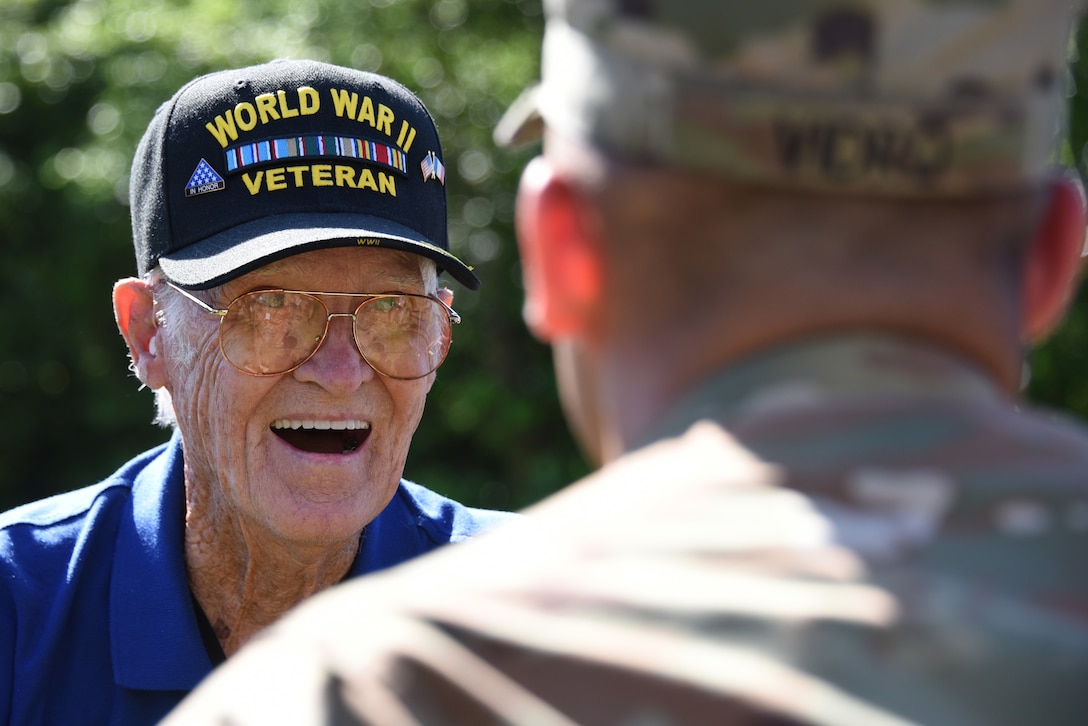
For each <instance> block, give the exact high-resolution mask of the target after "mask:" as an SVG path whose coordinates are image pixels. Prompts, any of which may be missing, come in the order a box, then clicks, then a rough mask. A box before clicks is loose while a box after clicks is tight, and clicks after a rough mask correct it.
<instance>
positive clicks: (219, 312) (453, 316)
mask: <svg viewBox="0 0 1088 726" xmlns="http://www.w3.org/2000/svg"><path fill="white" fill-rule="evenodd" d="M163 282H164V283H165V284H166V285H167V286H168V287H170V288H171V289H173V290H176V291H177V292H179V293H181V294H182V296H183V297H185V298H187V299H189V300H191V301H192V302H194V303H196V304H197V305H199V306H200V308H201V309H203V310H204V312H207V313H211V314H212V315H215V316H216V317H218V318H219V336H218V337H219V353H220V355H222V356H223V360H225V361H226V362H227V363H230V365H231V367H232V368H234V369H235V370H237V371H238V372H240V373H244V374H245V375H247V376H254V377H256V378H271V377H273V376H282V375H286V374H288V373H290V372H292V371H295V370H298V369H299V368H300V367H302V365H303V364H305V363H306V361H308V360H310V359H311V358H313V357H314V356H315V355H317V351H319V350H321V346H323V345H324V344H325V340H326V339H327V338H328V337H329V323H330V322H331V321H332V319H333V318H351V339H352V341H353V342H354V343H355V350H357V351H359V355H360V356H362V358H363V360H364V361H365V362H366V364H367V365H368V366H370V367H371V368H372V369H373V370H374V372H375V373H377V374H378V375H380V376H382V377H383V378H389V379H392V380H395V381H418V380H419V379H420V378H425V377H426V376H429V375H430V374H431V373H434V371H436V370H438V369H439V368H441V367H442V363H444V362H445V356H443V358H442V363H439V364H438V366H436V367H435V368H434V370H431V371H428V372H426V373H424V374H423V375H421V376H415V377H413V378H404V377H401V376H393V375H389V374H388V373H385V372H384V371H382V370H379V369H378V368H377V367H375V366H374V364H372V363H371V362H370V360H369V359H367V357H366V353H364V352H363V348H362V346H361V345H359V337H358V335H356V333H355V324H356V323H357V322H358V318H357V317H356V316H357V315H358V313H359V309H360V308H362V307H363V305H366V304H367V303H369V302H371V301H372V300H377V299H378V298H383V297H421V298H425V299H427V300H433V301H434V302H436V303H438V304H439V305H441V306H442V309H443V310H445V311H446V315H448V316H449V320H450V324H451V328H452V326H453V325H460V323H461V316H460V315H459V314H458V313H457V311H456V310H454V309H453V308H451V307H450V306H449V305H447V304H446V303H445V302H443V301H442V300H441V299H440V298H438V297H436V296H434V295H421V294H419V293H414V292H374V293H371V292H318V291H316V290H287V289H284V288H281V287H270V288H259V289H256V290H250V291H248V292H243V293H242V294H241V295H238V296H237V297H235V298H234V299H233V300H231V301H230V302H229V303H227V307H225V308H217V307H214V306H212V305H209V304H208V303H206V302H204V301H203V300H201V299H200V298H198V297H197V296H196V295H193V294H192V293H191V292H189V291H188V290H186V289H184V288H182V287H179V286H177V285H176V284H174V283H173V282H170V281H169V280H163ZM260 292H285V293H296V294H299V295H310V296H312V297H314V298H317V296H318V295H327V296H329V297H365V298H368V299H366V300H363V301H362V302H361V303H359V304H358V305H357V306H356V307H355V310H354V311H353V312H350V313H333V312H329V306H328V305H326V304H325V303H324V302H323V301H322V300H321V299H320V298H317V301H318V302H319V303H321V306H322V307H323V308H325V313H326V316H325V332H324V333H322V335H321V340H319V341H318V342H317V345H315V346H314V349H313V350H312V351H310V353H309V355H307V356H306V357H305V358H303V359H302V360H301V361H299V362H298V363H296V364H295V365H293V366H292V367H290V368H288V369H287V370H285V371H280V372H278V373H254V372H253V371H247V370H246V369H245V368H242V367H240V366H238V365H235V363H234V361H232V360H231V359H230V358H228V357H227V354H226V352H225V351H224V350H223V321H224V320H225V319H226V317H227V315H228V314H229V313H230V306H231V305H233V304H234V303H236V302H238V301H239V300H241V299H242V298H243V297H245V296H246V295H252V294H254V293H260ZM450 332H451V333H452V329H451V331H450Z"/></svg>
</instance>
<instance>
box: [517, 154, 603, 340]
mask: <svg viewBox="0 0 1088 726" xmlns="http://www.w3.org/2000/svg"><path fill="white" fill-rule="evenodd" d="M516 223H517V235H518V248H519V250H520V252H521V266H522V277H523V280H524V283H525V307H524V317H525V322H526V324H527V325H528V326H529V329H530V330H531V331H532V333H533V335H535V336H536V337H537V338H538V339H540V340H542V341H544V342H551V341H555V340H557V339H560V338H569V337H583V336H585V335H587V334H589V333H591V332H592V329H593V327H594V319H595V317H596V316H597V315H598V312H599V311H598V306H599V303H600V296H601V291H602V287H603V278H602V274H603V273H602V264H601V243H600V242H601V241H600V239H599V237H598V232H597V230H598V228H599V227H598V225H597V217H596V212H595V210H594V208H593V205H592V204H591V202H590V200H589V199H587V198H586V196H585V194H584V193H583V192H582V191H581V190H579V189H578V188H577V187H575V186H574V185H573V184H572V183H571V182H569V181H567V180H565V179H564V178H563V177H562V176H560V175H559V174H558V173H557V171H556V169H555V167H554V166H552V164H551V163H550V162H549V161H548V160H547V159H545V158H543V157H537V158H536V159H533V160H532V161H531V162H530V163H529V165H528V166H527V167H526V168H525V171H524V172H523V173H522V176H521V185H520V187H519V189H518V203H517V218H516Z"/></svg>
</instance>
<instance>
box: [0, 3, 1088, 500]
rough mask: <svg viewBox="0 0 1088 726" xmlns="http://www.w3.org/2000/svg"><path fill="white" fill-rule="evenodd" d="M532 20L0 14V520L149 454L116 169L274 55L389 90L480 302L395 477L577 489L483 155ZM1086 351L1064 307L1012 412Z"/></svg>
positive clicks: (497, 154)
mask: <svg viewBox="0 0 1088 726" xmlns="http://www.w3.org/2000/svg"><path fill="white" fill-rule="evenodd" d="M540 2H541V0H437V2H435V1H434V0H430V1H427V2H424V1H423V0H231V1H224V0H186V1H184V2H183V1H181V0H77V1H75V2H62V1H60V0H0V253H2V257H0V301H2V308H0V510H2V509H7V508H9V507H11V506H14V505H16V504H19V503H21V502H24V501H30V500H32V499H38V498H41V497H43V496H47V495H49V494H53V493H56V492H61V491H67V490H70V489H74V488H77V487H80V486H84V485H87V484H91V483H94V482H96V481H98V480H100V479H101V478H103V477H105V476H107V475H109V474H110V473H111V472H113V470H114V469H116V468H117V467H118V466H119V465H120V464H122V463H123V462H125V461H126V460H128V459H129V458H130V457H132V456H134V455H135V454H136V453H138V452H140V451H142V450H144V449H146V448H148V447H150V446H152V445H155V444H158V443H161V442H163V441H165V440H166V439H167V438H168V436H169V432H167V431H165V430H163V429H160V428H157V427H156V426H154V425H152V424H151V423H150V422H151V418H152V416H153V401H152V394H151V392H150V391H147V390H144V391H139V390H138V387H139V382H138V381H137V380H136V379H135V377H133V376H132V374H130V373H129V372H128V370H127V365H128V361H127V359H126V355H125V348H124V345H123V342H122V340H121V338H120V336H119V335H118V333H117V330H116V327H115V325H114V322H113V313H112V306H111V301H110V291H111V288H112V285H113V282H114V281H115V280H117V279H118V278H121V277H125V276H128V275H132V274H134V273H135V262H134V259H133V252H132V243H131V230H130V227H129V220H128V205H127V199H128V166H129V162H130V159H131V154H132V150H133V149H134V148H135V146H136V142H137V140H138V139H139V137H140V135H141V133H142V132H143V129H144V128H145V126H146V125H147V122H148V120H149V119H150V118H151V115H152V114H153V112H154V110H155V108H156V107H157V106H158V105H159V104H160V103H161V102H163V101H165V100H166V99H167V98H169V97H170V96H171V95H172V94H173V92H174V91H175V90H176V89H177V88H179V87H180V86H181V85H183V84H184V83H185V82H187V81H189V80H190V79H191V78H193V77H194V76H197V75H199V74H202V73H206V72H209V71H213V70H219V69H222V68H228V67H238V66H244V65H248V64H251V63H258V62H263V61H266V60H270V59H273V58H284V57H290V58H314V59H318V60H325V61H329V62H333V63H338V64H342V65H347V66H352V67H355V68H359V69H363V70H370V71H377V72H380V73H383V74H386V75H388V76H391V77H393V78H395V79H397V80H399V81H401V82H402V83H404V84H405V85H407V86H408V87H409V88H411V89H412V90H413V91H415V92H416V93H417V94H418V95H419V96H420V98H422V99H423V101H424V103H425V104H426V105H427V106H428V107H429V108H430V110H431V112H432V113H433V114H434V116H435V119H436V121H437V123H438V127H439V133H440V134H441V135H442V139H443V146H444V148H445V155H446V167H447V177H446V179H447V191H448V194H449V200H450V220H451V244H452V247H453V251H454V253H455V254H457V255H458V256H460V257H462V259H465V260H466V261H468V262H469V263H470V264H474V265H476V268H477V272H478V273H479V275H480V277H481V278H482V279H483V281H484V285H483V287H482V289H481V290H480V291H479V292H470V291H468V290H466V289H465V288H463V287H461V286H460V285H458V284H457V283H450V284H451V287H453V288H454V289H455V292H456V295H457V297H456V305H455V307H456V308H457V310H458V311H459V312H460V313H461V315H462V317H463V318H464V323H463V324H462V325H461V326H459V327H458V328H457V329H456V330H455V331H454V332H455V338H454V345H453V348H452V350H451V353H450V356H449V359H448V360H447V362H446V364H445V366H443V368H442V369H441V370H440V371H439V377H438V381H437V383H436V384H435V386H434V388H433V389H432V391H431V394H430V397H429V400H428V403H427V412H426V414H425V415H424V418H423V423H422V424H421V426H420V429H419V431H418V433H417V435H416V437H415V440H414V443H413V445H412V448H411V454H410V457H409V460H408V465H407V469H406V472H405V475H406V477H407V478H409V479H413V480H415V481H419V482H421V483H423V484H426V485H427V486H429V487H431V488H434V489H436V490H438V491H441V492H443V493H445V494H448V495H450V496H453V497H454V498H457V499H460V500H461V501H464V502H466V503H469V504H474V505H480V506H489V507H498V508H518V507H522V506H525V505H527V504H530V503H532V502H534V501H536V500H538V499H540V498H541V497H543V496H545V495H546V494H548V493H550V492H552V491H554V490H555V489H556V488H558V487H560V486H562V485H563V484H565V483H568V482H570V481H571V480H573V479H575V478H577V477H579V476H581V475H582V474H584V473H585V472H586V471H587V470H588V465H587V463H586V462H585V460H584V459H583V458H582V456H581V454H580V452H579V451H578V449H577V447H576V446H575V445H574V443H573V442H572V440H571V438H570V435H569V434H568V433H567V428H566V425H565V423H564V421H563V418H562V414H561V411H560V408H559V403H558V399H557V396H556V391H555V383H554V379H553V375H552V368H551V358H550V354H549V352H548V349H547V348H546V347H545V346H543V345H541V344H539V343H537V342H536V341H534V340H533V339H532V338H531V337H530V336H529V335H528V333H527V332H526V330H525V327H524V325H523V324H522V322H521V300H522V290H521V287H520V268H519V266H518V260H517V254H516V248H515V243H514V235H513V202H514V194H515V190H516V185H517V179H518V175H519V172H520V169H521V168H522V166H523V165H524V164H525V162H526V161H528V159H529V158H530V157H531V156H532V154H533V153H534V152H535V150H534V149H527V150H523V151H518V152H511V151H508V150H500V149H496V148H495V146H494V144H493V142H492V140H491V131H492V128H493V127H494V124H495V122H496V121H497V119H498V118H499V116H500V114H501V113H502V111H503V110H504V109H505V108H506V106H507V105H508V104H509V103H510V102H511V101H512V100H513V99H514V98H515V97H516V96H517V94H518V93H519V92H520V90H521V89H522V88H524V87H525V85H526V84H528V83H530V82H532V81H533V80H534V79H536V78H537V73H538V68H539V52H540V33H541V31H542V26H543V21H542V17H541V7H540ZM1082 39H1085V40H1086V41H1088V35H1085V31H1084V30H1083V29H1082V31H1081V33H1080V34H1079V35H1078V38H1077V40H1078V43H1077V44H1075V45H1079V44H1080V42H1079V41H1081V40H1082ZM1071 53H1072V54H1074V57H1075V47H1074V48H1072V49H1071ZM1071 73H1072V80H1073V81H1074V82H1080V84H1081V85H1083V87H1085V88H1088V66H1085V64H1084V63H1083V62H1081V61H1080V60H1075V62H1074V64H1073V66H1072V71H1071ZM1073 87H1074V88H1075V87H1076V83H1074V86H1073ZM1086 98H1088V96H1086ZM1086 103H1088V101H1084V100H1081V98H1079V97H1074V103H1073V105H1072V114H1071V118H1070V121H1069V124H1068V133H1067V138H1066V142H1065V145H1064V148H1063V152H1062V154H1063V159H1062V161H1063V162H1065V163H1068V164H1071V165H1075V166H1077V168H1078V170H1080V171H1081V172H1083V171H1084V157H1083V154H1082V150H1083V149H1084V148H1085V144H1086V142H1088V114H1086V113H1085V110H1086V109H1085V108H1084V106H1085V104H1086ZM1086 336H1088V297H1086V296H1085V295H1084V294H1081V295H1080V296H1079V297H1078V298H1077V299H1076V300H1075V301H1074V303H1073V312H1072V314H1071V315H1070V317H1069V318H1068V320H1067V321H1066V323H1065V325H1064V326H1063V327H1062V328H1061V330H1060V331H1059V332H1058V334H1057V335H1056V336H1054V337H1053V338H1052V339H1051V340H1050V341H1049V342H1048V343H1047V344H1046V345H1045V346H1044V347H1042V348H1041V349H1039V350H1037V351H1035V352H1034V353H1033V354H1031V355H1030V357H1029V358H1028V359H1027V361H1026V362H1027V363H1029V366H1028V367H1029V368H1030V372H1031V375H1030V382H1029V384H1028V388H1027V394H1028V396H1029V398H1030V399H1032V400H1034V401H1035V402H1037V403H1040V404H1042V405H1045V406H1047V407H1050V408H1053V409H1056V410H1060V411H1061V412H1062V415H1069V416H1074V417H1078V418H1085V417H1088V339H1086Z"/></svg>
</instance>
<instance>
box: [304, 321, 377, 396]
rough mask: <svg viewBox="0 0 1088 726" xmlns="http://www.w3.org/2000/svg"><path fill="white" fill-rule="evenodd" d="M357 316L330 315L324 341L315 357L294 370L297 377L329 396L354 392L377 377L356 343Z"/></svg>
mask: <svg viewBox="0 0 1088 726" xmlns="http://www.w3.org/2000/svg"><path fill="white" fill-rule="evenodd" d="M354 326H355V315H354V314H353V313H331V314H330V315H329V329H328V331H327V332H326V333H325V339H324V340H322V341H321V345H320V347H319V348H318V349H317V352H316V353H314V354H313V356H312V357H311V358H310V359H309V360H308V361H306V362H305V363H303V364H302V365H300V366H299V367H298V368H296V369H295V378H296V379H297V380H299V381H302V382H309V383H316V384H318V385H319V386H321V387H322V388H324V389H325V390H327V391H329V392H330V393H351V392H353V391H355V390H357V389H358V388H359V387H360V386H362V385H363V384H364V383H366V382H367V381H370V380H372V379H373V378H374V376H376V375H378V374H377V372H375V370H374V369H373V368H371V367H370V364H369V363H367V362H366V359H365V358H363V355H362V353H360V352H359V346H358V345H356V343H355V327H354Z"/></svg>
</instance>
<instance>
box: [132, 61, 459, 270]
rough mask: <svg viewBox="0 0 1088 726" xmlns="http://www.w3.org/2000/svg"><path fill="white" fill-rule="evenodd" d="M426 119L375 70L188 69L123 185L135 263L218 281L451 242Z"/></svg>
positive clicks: (446, 262) (430, 254) (437, 150)
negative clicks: (311, 259)
mask: <svg viewBox="0 0 1088 726" xmlns="http://www.w3.org/2000/svg"><path fill="white" fill-rule="evenodd" d="M445 178H446V170H445V165H444V162H443V156H442V147H441V145H440V142H439V138H438V131H437V130H436V128H435V124H434V119H433V118H432V117H431V115H430V113H429V112H428V111H427V109H426V108H425V107H424V105H423V103H422V102H421V101H420V100H419V99H418V98H416V96H415V95H413V94H412V93H411V92H410V91H409V90H408V89H407V88H405V87H404V86H402V85H401V84H399V83H397V82H396V81H393V80H391V79H389V78H386V77H385V76H381V75H378V74H375V73H367V72H364V71H357V70H354V69H350V68H343V67H340V66H335V65H331V64H328V63H321V62H317V61H308V60H283V61H274V62H271V63H266V64H263V65H257V66H251V67H249V68H240V69H237V70H226V71H219V72H216V73H211V74H208V75H205V76H201V77H199V78H196V79H195V80H193V81H191V82H190V83H188V84H186V85H185V86H184V87H182V88H181V90H179V91H178V92H177V93H176V94H175V95H174V97H173V98H171V99H170V100H169V101H167V102H166V103H165V104H163V105H162V106H161V107H160V108H159V109H158V111H157V112H156V113H155V116H154V118H153V119H152V120H151V123H150V125H149V126H148V129H147V131H146V132H145V134H144V136H143V139H141V141H140V144H139V146H138V147H137V149H136V156H135V158H134V160H133V164H132V178H131V189H130V198H131V205H132V234H133V241H134V243H135V247H136V264H137V269H138V272H139V273H140V274H141V275H143V274H145V273H146V272H147V271H148V270H150V269H151V268H153V267H154V266H155V265H158V266H159V267H160V268H161V269H162V271H163V273H164V274H165V275H166V277H167V278H169V279H170V280H171V281H172V282H174V283H176V284H177V285H178V286H180V287H183V288H187V289H190V290H201V289H206V288H209V287H214V286H216V285H220V284H222V283H224V282H227V281H228V280H231V279H233V278H235V277H238V276H239V275H242V274H244V273H246V272H249V271H251V270H254V269H256V268H258V267H261V266H263V265H266V264H268V263H270V262H272V261H274V260H277V259H281V258H284V257H289V256H291V255H295V254H298V253H300V252H307V251H309V250H315V249H323V248H329V247H349V246H364V247H379V248H391V249H398V250H405V251H408V252H414V253H416V254H419V255H423V256H424V257H427V258H430V259H432V260H434V261H435V262H436V263H437V265H438V267H439V269H440V270H445V271H447V272H449V274H450V275H451V276H452V277H453V278H454V279H456V280H457V281H458V282H460V283H462V284H463V285H465V286H466V287H468V288H470V289H473V290H475V289H477V288H478V287H479V286H480V280H479V278H477V277H476V275H475V274H474V273H473V272H472V268H471V267H469V266H468V265H466V264H465V263H463V262H462V261H461V260H459V259H457V258H456V257H454V256H453V255H452V254H450V251H449V237H448V234H447V213H446V187H445Z"/></svg>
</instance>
